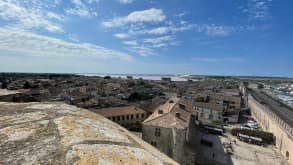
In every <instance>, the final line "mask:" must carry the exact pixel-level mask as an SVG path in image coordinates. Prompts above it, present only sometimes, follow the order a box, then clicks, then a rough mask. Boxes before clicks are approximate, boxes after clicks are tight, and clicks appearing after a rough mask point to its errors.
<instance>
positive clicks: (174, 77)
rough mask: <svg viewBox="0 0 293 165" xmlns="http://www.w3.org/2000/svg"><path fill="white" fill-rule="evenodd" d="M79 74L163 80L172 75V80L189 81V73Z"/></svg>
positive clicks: (84, 74)
mask: <svg viewBox="0 0 293 165" xmlns="http://www.w3.org/2000/svg"><path fill="white" fill-rule="evenodd" d="M77 75H81V76H90V77H92V76H100V77H104V76H111V77H115V78H119V77H120V78H123V79H126V78H127V76H132V78H133V79H143V80H155V81H158V80H162V77H170V78H171V81H187V78H185V77H187V76H188V75H170V74H102V73H101V74H99V73H80V74H77Z"/></svg>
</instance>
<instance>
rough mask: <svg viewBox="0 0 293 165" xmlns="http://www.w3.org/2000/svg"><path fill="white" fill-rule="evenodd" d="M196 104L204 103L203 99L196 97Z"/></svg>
mask: <svg viewBox="0 0 293 165" xmlns="http://www.w3.org/2000/svg"><path fill="white" fill-rule="evenodd" d="M195 101H196V102H204V97H197V98H195Z"/></svg>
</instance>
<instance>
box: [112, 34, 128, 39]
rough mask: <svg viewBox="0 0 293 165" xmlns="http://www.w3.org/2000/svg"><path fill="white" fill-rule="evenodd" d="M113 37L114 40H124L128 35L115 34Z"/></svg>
mask: <svg viewBox="0 0 293 165" xmlns="http://www.w3.org/2000/svg"><path fill="white" fill-rule="evenodd" d="M114 36H115V37H116V38H120V39H124V38H128V37H129V36H128V34H126V33H116V34H114Z"/></svg>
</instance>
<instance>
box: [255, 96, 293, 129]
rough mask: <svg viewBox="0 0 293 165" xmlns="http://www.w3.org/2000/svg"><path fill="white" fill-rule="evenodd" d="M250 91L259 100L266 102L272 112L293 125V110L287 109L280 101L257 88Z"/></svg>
mask: <svg viewBox="0 0 293 165" xmlns="http://www.w3.org/2000/svg"><path fill="white" fill-rule="evenodd" d="M250 93H251V94H252V96H254V98H255V99H256V100H257V101H259V102H260V103H263V104H265V105H266V106H267V107H269V108H270V110H271V111H272V112H274V113H275V114H276V115H278V116H279V117H280V118H281V119H282V120H283V121H285V122H286V123H287V124H288V125H290V126H291V127H293V111H291V110H289V109H287V108H286V107H283V106H280V104H279V103H278V102H276V101H274V100H273V99H271V98H270V97H268V96H267V95H264V94H262V93H260V92H259V91H257V90H251V91H250Z"/></svg>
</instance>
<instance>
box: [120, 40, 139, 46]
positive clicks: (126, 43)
mask: <svg viewBox="0 0 293 165" xmlns="http://www.w3.org/2000/svg"><path fill="white" fill-rule="evenodd" d="M122 43H123V44H125V45H129V46H137V45H138V43H137V41H136V40H132V41H123V42H122Z"/></svg>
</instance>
